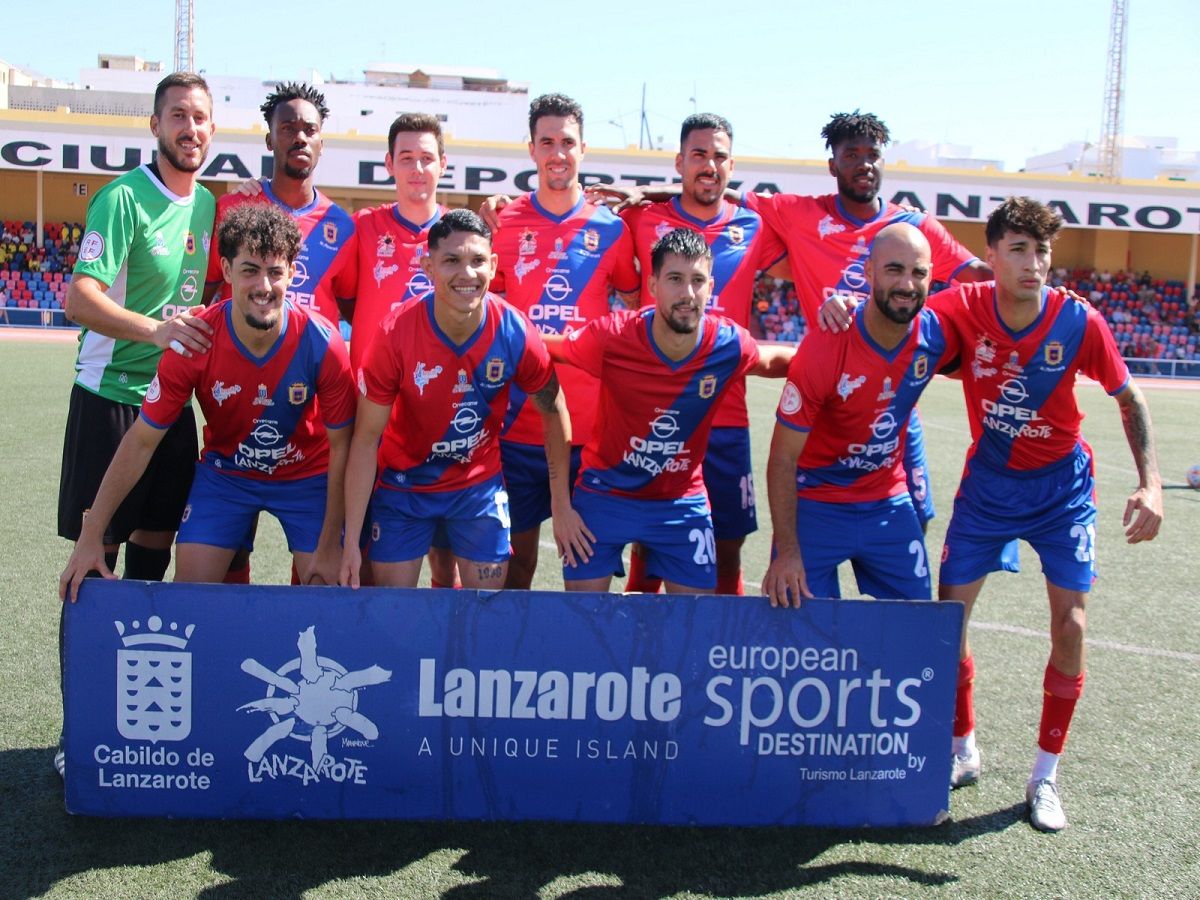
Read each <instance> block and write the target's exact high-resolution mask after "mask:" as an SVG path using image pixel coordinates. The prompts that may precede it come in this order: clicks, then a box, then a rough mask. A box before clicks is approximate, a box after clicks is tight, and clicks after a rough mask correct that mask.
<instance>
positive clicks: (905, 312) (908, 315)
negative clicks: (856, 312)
mask: <svg viewBox="0 0 1200 900" xmlns="http://www.w3.org/2000/svg"><path fill="white" fill-rule="evenodd" d="M897 294H901V295H902V296H909V297H914V296H915V297H916V301H917V302H916V303H914V304H913V305H912V306H911V307H909V308H907V309H895V308H894V307H893V306H892V305H891V303H890V301H891V299H892V297H894V296H896V295H897ZM872 296H873V298H874V300H875V307H876V309H878V310H879V311H880V312H881V313H883V314H884V316H886V317H887V319H888V321H889V322H895V323H896V324H897V325H907V324H908V323H909V322H911V321H912V320H913V319H915V318H916V317H917V313H919V312H920V311H921V310H922V309H923V308H924V306H925V297H926V294H925V292H924V291H912V292H911V293H909V294H907V295H905V294H904V292H903V291H889V292H887V293H884V292H883V291H874V292H872Z"/></svg>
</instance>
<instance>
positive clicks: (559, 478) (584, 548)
mask: <svg viewBox="0 0 1200 900" xmlns="http://www.w3.org/2000/svg"><path fill="white" fill-rule="evenodd" d="M531 399H532V400H533V405H534V406H535V407H536V408H537V411H538V412H539V413H541V415H542V428H543V429H544V433H545V436H546V464H547V467H548V469H549V472H550V516H551V519H552V521H553V524H554V543H555V544H556V545H557V546H558V555H559V557H561V558H562V559H564V560H565V561H566V563H567V565H569V566H574V565H575V561H576V559H579V560H580V561H581V562H582V561H586V560H587V558H588V557H589V556H591V555H592V542H593V541H594V540H595V539H596V538H595V536H594V535H593V534H592V533H591V532H590V531H589V530H588V527H587V525H585V524H584V523H583V519H582V518H580V516H579V513H577V512H575V510H574V508H573V507H572V506H571V419H570V418H569V417H568V415H567V403H566V400H565V399H564V398H563V393H562V389H561V388H560V387H559V386H558V376H557V375H555V374H553V373H551V375H550V380H549V381H548V382H546V386H545V387H544V388H542V389H541V390H540V391H538V392H537V393H536V394H534V395H533V396H532V398H531Z"/></svg>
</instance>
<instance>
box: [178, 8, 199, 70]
mask: <svg viewBox="0 0 1200 900" xmlns="http://www.w3.org/2000/svg"><path fill="white" fill-rule="evenodd" d="M195 30H196V4H195V3H193V2H192V0H175V71H176V72H194V71H196V39H195Z"/></svg>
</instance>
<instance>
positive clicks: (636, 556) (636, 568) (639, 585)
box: [625, 547, 662, 594]
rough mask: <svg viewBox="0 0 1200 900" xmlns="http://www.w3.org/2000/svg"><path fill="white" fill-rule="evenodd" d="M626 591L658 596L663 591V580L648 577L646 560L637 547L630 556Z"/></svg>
mask: <svg viewBox="0 0 1200 900" xmlns="http://www.w3.org/2000/svg"><path fill="white" fill-rule="evenodd" d="M625 590H626V591H627V592H632V591H641V592H642V593H643V594H657V593H658V592H659V591H660V590H662V579H661V578H648V577H647V576H646V560H645V559H644V558H643V557H642V554H641V553H639V552H638V550H637V548H636V547H635V548H634V549H633V550H632V551H631V552H630V554H629V580H628V581H627V582H625Z"/></svg>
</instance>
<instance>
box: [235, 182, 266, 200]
mask: <svg viewBox="0 0 1200 900" xmlns="http://www.w3.org/2000/svg"><path fill="white" fill-rule="evenodd" d="M265 180H266V179H263V178H247V179H246V180H245V181H243V182H242V183H241V184H239V185H238V186H237V187H235V188H234V189H233V193H235V194H241V195H242V196H243V197H257V196H258V195H259V194H261V193H262V192H263V182H264V181H265Z"/></svg>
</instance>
